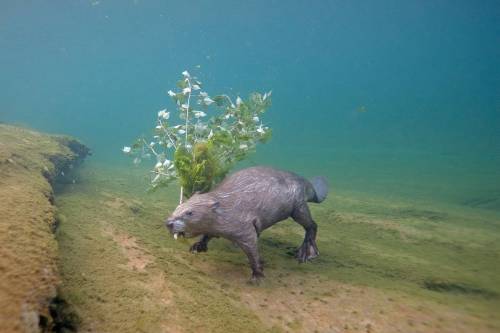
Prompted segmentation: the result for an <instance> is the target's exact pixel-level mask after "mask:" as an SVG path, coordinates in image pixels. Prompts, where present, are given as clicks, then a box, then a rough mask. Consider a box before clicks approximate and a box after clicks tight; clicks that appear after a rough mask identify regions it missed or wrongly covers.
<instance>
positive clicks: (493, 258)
mask: <svg viewBox="0 0 500 333" xmlns="http://www.w3.org/2000/svg"><path fill="white" fill-rule="evenodd" d="M78 171H79V174H78V177H81V180H82V181H81V182H80V183H77V184H75V185H70V186H68V187H65V190H64V191H63V192H61V193H58V195H57V205H58V207H59V208H60V212H61V214H63V215H64V218H63V219H62V221H63V222H61V226H60V228H59V229H58V230H59V231H58V235H57V238H58V240H59V246H60V249H61V257H60V258H61V261H60V267H61V268H60V269H61V272H62V278H63V285H62V296H63V297H64V298H65V299H66V300H68V302H69V303H70V304H71V305H72V307H73V309H74V310H75V312H76V313H77V314H78V316H79V317H80V321H81V322H80V326H79V327H80V329H82V330H89V331H95V332H118V331H119V332H286V331H288V332H313V331H318V332H332V331H333V332H337V331H343V332H359V331H362V332H417V331H418V332H473V331H474V332H496V331H498V330H499V328H500V325H499V323H500V316H499V315H498V313H500V312H498V309H499V308H500V301H499V294H500V287H499V286H500V280H499V276H500V272H499V268H498V265H497V263H498V261H499V259H500V248H499V245H498V244H499V242H498V240H499V239H498V238H499V234H500V233H499V230H500V220H499V218H498V215H496V214H493V213H488V212H487V211H483V210H475V209H467V208H464V209H460V207H455V206H454V207H440V206H438V205H435V206H433V207H429V206H426V207H420V206H419V205H418V204H416V203H405V202H396V201H394V200H385V199H384V198H380V197H365V196H363V195H360V194H352V193H344V194H343V193H332V195H331V196H330V197H329V198H328V199H327V201H325V202H324V203H322V204H320V205H313V207H312V210H313V215H314V216H315V219H316V221H317V222H318V224H319V239H318V246H319V249H320V251H321V256H320V257H319V258H318V259H317V260H316V261H314V262H312V263H308V264H303V265H300V264H298V263H296V261H295V260H294V259H293V250H294V248H295V247H296V246H298V245H299V244H300V243H301V241H302V238H303V230H302V229H301V227H300V226H298V225H297V224H295V223H293V222H291V221H286V222H283V223H281V224H279V225H277V226H274V227H273V228H271V229H270V230H267V231H266V232H265V233H263V235H262V237H261V240H260V247H261V251H262V254H263V257H264V259H265V261H266V264H265V274H266V279H265V281H264V282H263V283H262V284H261V285H260V286H258V287H255V286H249V285H247V284H246V281H247V279H248V278H249V276H250V270H249V268H248V264H247V262H246V258H245V256H244V255H243V254H242V252H241V251H240V250H239V249H237V248H235V247H234V246H233V245H232V244H231V243H229V242H227V241H224V240H220V239H219V240H214V241H213V242H211V243H210V244H209V251H208V252H207V253H201V254H196V255H193V254H190V253H188V252H187V249H188V244H187V242H181V241H177V242H175V241H174V240H173V239H172V238H171V237H170V236H169V235H168V233H167V231H166V230H165V228H164V226H163V220H164V219H165V217H166V216H168V214H169V212H170V211H171V210H172V209H174V208H175V204H176V199H177V193H176V191H175V189H169V190H167V191H164V192H162V191H159V192H155V193H152V194H148V193H146V192H145V190H144V188H145V184H146V183H145V182H144V181H143V179H142V178H141V177H140V176H139V174H140V172H141V171H138V170H136V171H134V170H128V169H120V168H116V167H105V166H102V165H99V166H95V165H94V166H92V165H89V164H87V165H86V166H85V168H83V169H79V170H78Z"/></svg>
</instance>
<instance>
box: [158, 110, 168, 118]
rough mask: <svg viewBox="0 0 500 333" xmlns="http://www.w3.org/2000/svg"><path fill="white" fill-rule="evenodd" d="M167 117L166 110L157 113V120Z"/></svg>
mask: <svg viewBox="0 0 500 333" xmlns="http://www.w3.org/2000/svg"><path fill="white" fill-rule="evenodd" d="M169 117H170V112H167V109H163V110H161V111H158V118H163V119H168V118H169Z"/></svg>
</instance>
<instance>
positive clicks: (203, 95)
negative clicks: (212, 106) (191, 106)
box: [200, 91, 208, 97]
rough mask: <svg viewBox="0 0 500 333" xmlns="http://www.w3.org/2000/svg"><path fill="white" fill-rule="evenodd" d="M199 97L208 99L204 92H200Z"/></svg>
mask: <svg viewBox="0 0 500 333" xmlns="http://www.w3.org/2000/svg"><path fill="white" fill-rule="evenodd" d="M200 96H201V97H208V94H207V93H206V92H204V91H200Z"/></svg>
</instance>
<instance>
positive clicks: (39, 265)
mask: <svg viewBox="0 0 500 333" xmlns="http://www.w3.org/2000/svg"><path fill="white" fill-rule="evenodd" d="M87 153H88V149H87V148H86V147H85V146H83V145H82V144H80V143H79V142H77V141H76V140H74V139H72V138H68V137H64V136H51V135H46V134H42V133H38V132H35V131H32V130H28V129H23V128H19V127H14V126H8V125H4V124H0V276H1V278H0V332H38V331H39V329H40V328H39V326H41V327H42V328H43V327H45V328H49V327H50V326H51V317H50V314H49V302H50V301H51V299H52V298H53V297H55V295H56V285H57V283H58V275H57V267H56V256H57V244H56V241H55V238H54V234H53V230H54V226H55V207H54V206H53V205H52V202H53V195H52V187H51V184H50V182H52V181H54V180H55V179H56V176H57V175H58V174H59V173H61V172H64V171H63V170H66V169H68V168H69V167H70V166H71V165H73V164H74V163H77V162H78V161H79V160H80V159H82V158H83V157H85V155H86V154H87Z"/></svg>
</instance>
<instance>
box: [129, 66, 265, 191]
mask: <svg viewBox="0 0 500 333" xmlns="http://www.w3.org/2000/svg"><path fill="white" fill-rule="evenodd" d="M177 87H178V90H179V91H177V92H174V91H172V90H169V91H168V92H167V94H168V95H169V96H170V97H171V99H172V100H173V101H174V103H175V105H176V109H177V116H178V118H179V120H180V121H179V122H175V121H172V118H173V117H171V114H170V111H168V110H167V109H163V110H160V111H158V118H157V120H156V125H155V128H154V136H153V138H152V140H146V138H144V137H141V138H138V139H137V140H136V141H135V143H134V144H133V145H132V146H130V147H129V146H125V147H123V152H124V153H125V154H128V155H130V156H133V157H134V163H140V162H141V161H142V160H143V159H145V158H150V157H151V156H154V157H155V158H156V164H155V166H154V168H153V170H151V186H152V188H157V187H160V186H166V185H168V184H170V183H171V182H172V181H174V180H178V181H179V183H180V185H181V194H180V201H182V199H183V197H189V196H191V195H192V194H193V193H194V192H197V191H200V192H205V191H208V190H209V189H210V188H211V187H212V186H213V185H214V184H216V183H217V182H219V181H220V180H221V179H223V178H224V176H225V175H226V174H227V172H228V171H229V170H230V169H231V167H233V166H234V164H235V163H236V162H238V161H241V160H243V159H244V158H245V157H246V156H247V155H248V154H249V153H250V152H252V151H253V150H254V149H255V147H256V145H257V143H259V142H266V141H267V140H268V139H269V138H270V137H271V129H270V128H269V127H267V126H265V125H264V124H263V123H262V121H261V118H262V115H263V114H264V112H265V111H266V110H267V109H268V108H269V106H270V105H271V92H268V93H265V94H260V93H252V94H251V95H250V96H249V97H248V99H247V100H243V99H242V98H241V97H239V96H238V97H237V98H236V100H235V102H233V100H232V99H231V97H229V96H228V95H227V94H221V95H216V96H210V95H209V94H208V93H207V92H206V91H204V90H203V89H202V87H203V85H202V83H201V81H199V80H198V78H197V77H195V76H191V74H189V72H188V71H184V72H182V78H181V80H179V81H178V82H177Z"/></svg>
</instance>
